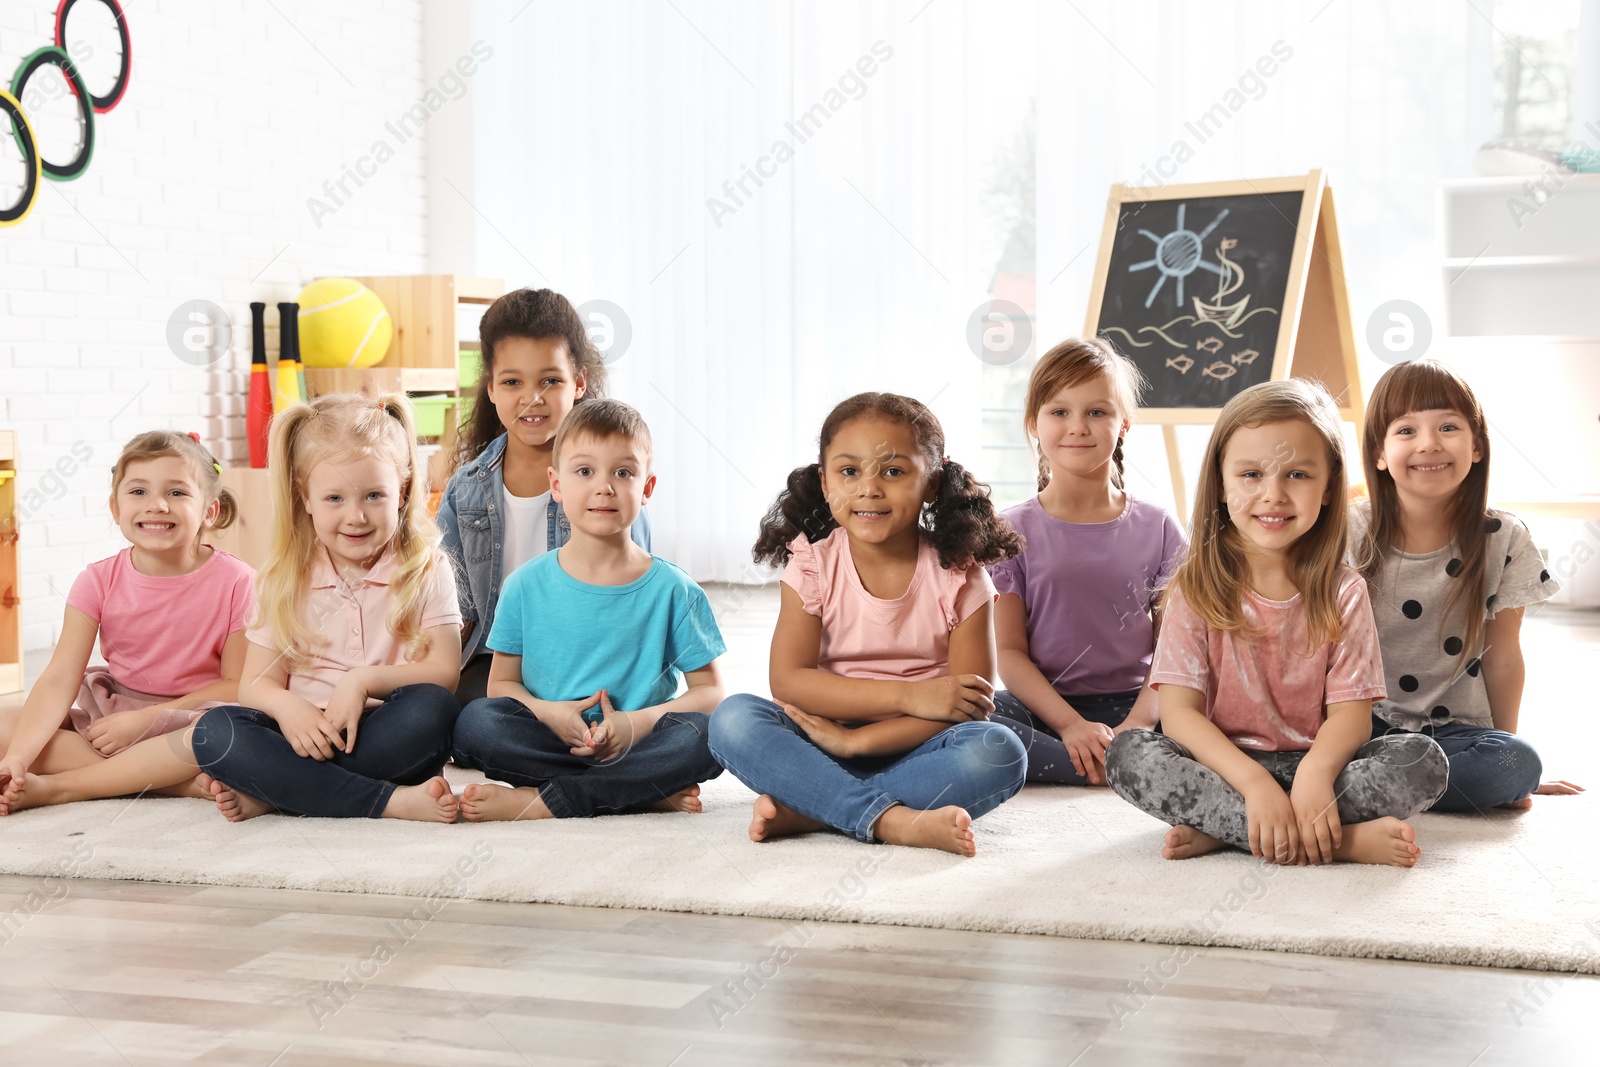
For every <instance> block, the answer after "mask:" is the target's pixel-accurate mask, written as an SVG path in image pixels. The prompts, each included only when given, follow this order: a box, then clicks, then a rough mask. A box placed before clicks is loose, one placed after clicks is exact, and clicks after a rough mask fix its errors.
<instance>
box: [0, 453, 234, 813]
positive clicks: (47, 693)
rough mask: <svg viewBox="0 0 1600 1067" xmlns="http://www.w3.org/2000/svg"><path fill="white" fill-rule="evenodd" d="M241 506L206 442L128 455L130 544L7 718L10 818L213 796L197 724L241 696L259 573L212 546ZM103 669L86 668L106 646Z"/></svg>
mask: <svg viewBox="0 0 1600 1067" xmlns="http://www.w3.org/2000/svg"><path fill="white" fill-rule="evenodd" d="M235 513H236V512H235V504H234V499H233V497H232V495H231V494H229V492H228V491H227V490H226V489H224V488H222V480H221V474H220V471H219V468H218V467H217V464H216V461H215V460H214V459H212V458H211V454H210V453H209V452H207V451H206V450H205V448H203V447H202V446H201V445H200V443H199V438H198V436H197V435H190V434H182V433H174V432H172V431H169V430H152V431H150V432H149V433H142V434H140V435H139V436H138V437H135V438H134V439H133V440H132V441H129V442H128V444H127V445H126V446H125V447H124V448H123V449H122V454H121V455H120V456H118V457H117V462H116V466H115V467H114V468H113V472H112V476H111V516H112V518H113V519H115V520H116V523H117V527H118V529H119V530H120V531H121V532H122V536H124V537H125V538H127V539H128V547H127V548H125V549H123V550H122V551H121V552H118V553H117V554H116V555H115V556H112V557H111V558H109V559H103V560H100V561H99V562H98V563H91V564H90V565H89V566H88V567H87V568H86V569H85V570H84V572H83V573H82V574H80V575H79V576H78V579H77V581H75V582H73V583H72V590H71V592H69V593H68V594H67V609H66V616H65V618H64V619H63V620H62V624H61V640H60V641H59V642H58V643H57V644H56V649H55V652H54V654H53V655H52V656H51V657H50V665H49V666H48V667H46V668H45V671H44V674H43V675H42V676H41V677H40V679H39V681H38V682H37V683H36V684H35V685H34V687H33V689H32V691H31V692H30V693H29V694H28V699H27V702H26V703H25V704H24V705H23V706H22V709H21V710H20V711H17V710H14V709H13V710H9V711H0V751H3V752H4V756H3V757H0V815H3V814H8V813H10V812H13V811H17V810H19V809H21V808H27V807H37V806H40V805H44V804H61V803H66V802H67V801H72V800H90V799H93V798H95V797H110V796H119V795H122V794H125V793H138V792H141V791H145V790H149V791H152V792H158V793H162V794H165V795H168V796H198V797H206V796H207V793H206V792H205V790H204V789H203V788H202V785H201V783H200V782H199V781H198V780H197V774H198V768H197V767H196V766H195V764H194V761H193V760H192V759H188V758H187V753H188V743H187V736H188V727H189V725H190V724H191V723H193V722H194V721H195V719H197V718H199V717H200V715H201V714H202V713H203V712H204V711H205V710H206V709H208V708H213V707H216V706H217V704H218V703H223V702H232V701H234V700H236V699H237V698H238V690H239V673H240V670H241V669H242V668H243V665H244V651H245V635H244V628H245V622H246V620H247V619H248V618H249V616H250V612H251V610H252V608H253V602H252V599H251V590H250V585H251V581H252V579H253V578H254V577H255V572H254V571H253V570H251V569H250V567H249V566H248V565H246V564H245V563H244V562H242V561H241V560H239V559H237V558H235V557H234V556H231V555H229V554H228V553H226V552H223V551H222V550H220V549H217V548H213V547H212V546H210V545H208V544H205V543H204V541H205V537H206V534H207V532H208V531H210V530H216V529H222V528H224V527H226V526H228V525H229V524H230V523H232V522H233V519H234V515H235ZM97 638H98V640H99V642H100V652H101V655H102V656H103V657H104V658H105V661H106V663H105V666H103V667H100V666H95V667H91V666H89V658H90V656H91V655H92V654H93V652H94V647H95V641H96V639H97Z"/></svg>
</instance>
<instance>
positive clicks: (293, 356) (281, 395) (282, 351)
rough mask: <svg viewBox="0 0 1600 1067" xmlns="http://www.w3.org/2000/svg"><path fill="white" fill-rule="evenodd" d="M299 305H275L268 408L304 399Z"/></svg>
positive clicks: (277, 407)
mask: <svg viewBox="0 0 1600 1067" xmlns="http://www.w3.org/2000/svg"><path fill="white" fill-rule="evenodd" d="M299 311H300V305H299V304H293V303H289V302H287V301H281V302H279V304H278V370H277V373H276V374H275V375H273V384H272V410H273V412H274V413H276V412H279V411H282V410H283V409H284V408H286V407H288V406H289V405H290V404H296V403H299V402H300V401H302V400H305V399H306V395H305V372H304V371H302V370H301V368H300V339H299V338H300V324H299Z"/></svg>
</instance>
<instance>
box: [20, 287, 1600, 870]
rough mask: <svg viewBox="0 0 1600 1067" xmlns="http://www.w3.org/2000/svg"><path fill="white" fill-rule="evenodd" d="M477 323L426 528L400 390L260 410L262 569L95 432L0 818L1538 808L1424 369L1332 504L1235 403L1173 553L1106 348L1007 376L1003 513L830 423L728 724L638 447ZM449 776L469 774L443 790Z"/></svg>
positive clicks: (1313, 813) (944, 822) (1453, 449)
mask: <svg viewBox="0 0 1600 1067" xmlns="http://www.w3.org/2000/svg"><path fill="white" fill-rule="evenodd" d="M481 334H482V348H483V363H484V375H483V381H482V383H481V385H480V387H479V390H478V394H477V400H476V403H475V404H474V406H473V409H472V414H471V418H470V421H469V423H468V425H467V426H466V428H465V431H464V432H463V434H462V452H461V455H460V456H459V466H458V468H457V470H456V471H455V473H454V475H453V476H452V478H451V479H450V483H449V486H448V488H447V489H446V491H445V493H444V496H443V500H442V502H441V504H440V507H439V510H438V515H437V519H436V524H435V522H430V521H429V518H428V515H427V493H426V490H425V486H424V480H423V474H424V472H423V469H422V467H421V465H420V464H419V462H418V454H417V437H416V431H415V426H414V424H413V421H412V414H411V409H410V406H409V404H408V403H407V402H406V400H405V399H404V397H401V396H385V397H382V398H379V399H376V400H374V399H371V398H367V397H363V396H359V395H355V394H332V395H326V396H322V397H319V398H317V399H316V400H314V401H312V402H311V403H310V404H302V405H297V406H294V407H291V408H289V409H287V410H285V411H283V412H280V413H279V414H278V415H277V416H276V417H275V419H274V420H273V425H272V431H271V444H270V459H269V463H268V467H269V470H270V477H271V481H272V496H273V515H274V520H275V528H274V531H273V539H272V548H271V552H270V556H269V559H268V561H267V563H266V565H265V566H264V567H263V568H262V570H261V572H260V573H259V574H256V573H254V572H252V570H251V568H249V567H248V566H246V565H245V564H244V563H242V562H241V561H240V560H238V559H237V558H235V557H233V556H231V555H229V554H228V553H226V552H223V551H220V550H218V549H215V548H213V547H211V546H210V545H208V544H207V543H206V540H207V535H208V532H209V531H211V530H214V529H219V528H222V527H225V526H227V525H228V524H229V523H230V522H231V521H232V520H233V518H234V510H235V504H234V501H233V499H232V497H231V496H230V494H229V493H228V492H227V491H226V490H225V489H223V488H222V486H221V484H220V467H219V466H218V465H217V464H216V462H215V461H214V459H213V458H212V456H211V455H210V454H209V453H208V452H207V451H206V450H205V449H204V448H203V447H202V446H201V445H200V444H199V442H198V438H196V437H194V436H192V435H184V434H180V433H173V432H167V431H152V432H149V433H144V434H140V435H139V436H138V437H136V438H134V439H133V440H132V441H131V442H129V443H128V445H127V446H126V448H124V450H123V452H122V455H121V456H120V458H119V459H118V461H117V464H116V467H115V470H114V473H113V476H112V492H111V502H110V503H111V511H112V515H113V517H114V518H115V520H116V522H117V524H118V526H119V528H120V530H121V532H122V534H123V536H124V537H126V539H127V540H128V542H129V545H130V547H128V548H126V549H124V550H123V551H121V552H120V553H118V554H117V555H116V556H113V557H111V558H110V559H106V560H102V561H100V562H98V563H95V564H92V565H91V566H90V567H89V568H88V569H86V570H85V571H84V573H83V574H82V575H81V576H80V577H79V578H78V580H77V581H76V582H75V583H74V584H73V587H72V591H71V593H70V594H69V596H68V597H67V608H66V617H65V621H64V623H63V627H62V633H61V639H60V642H59V644H58V645H57V647H56V650H55V653H54V655H53V657H52V659H51V661H50V664H49V666H48V668H47V669H46V670H45V672H44V674H43V676H42V677H41V678H40V679H39V681H38V683H37V684H36V685H35V686H34V687H33V689H32V691H31V693H30V694H29V695H28V697H27V700H26V702H25V704H24V705H23V707H22V708H21V709H18V710H11V711H8V712H0V750H3V752H4V755H3V757H0V814H10V813H14V812H17V811H19V810H21V809H24V808H29V807H36V806H40V805H47V804H58V803H64V802H68V801H74V800H84V799H90V798H95V797H110V796H122V795H128V794H138V793H144V792H152V793H158V794H162V795H168V796H188V797H199V798H202V799H205V800H208V801H211V802H213V803H215V805H216V806H217V808H218V809H219V810H220V811H221V813H222V814H223V815H225V816H226V817H227V818H229V819H231V820H241V819H247V818H251V817H254V816H258V815H262V814H266V813H268V812H282V813H285V814H291V815H303V816H321V817H358V816H361V817H368V818H378V817H385V818H397V819H412V820H421V821H432V822H454V821H456V820H458V819H460V818H464V819H467V820H471V821H479V820H505V819H541V818H551V817H554V818H571V817H579V816H592V815H604V814H614V813H622V812H642V811H676V812H696V811H699V810H700V809H701V802H700V799H699V792H700V784H701V783H702V782H705V781H707V780H708V779H711V778H714V777H716V776H717V775H719V774H720V773H721V772H722V770H723V769H724V768H726V769H727V770H730V771H732V772H733V774H734V775H735V776H736V777H737V778H738V779H739V780H740V781H742V782H744V783H745V784H746V785H748V786H749V787H750V788H751V789H752V790H754V791H755V792H756V793H757V794H759V795H758V797H757V799H756V801H755V804H754V810H753V813H752V819H751V824H750V837H751V839H752V840H755V841H766V840H770V839H772V838H775V837H780V836H784V835H790V834H799V833H806V832H811V831H818V830H833V831H837V832H839V833H844V834H849V835H852V836H854V837H857V838H859V839H860V840H862V841H869V842H870V841H884V842H891V843H896V844H905V845H917V846H923V847H930V848H939V849H944V850H946V851H950V852H955V853H959V854H964V855H968V856H970V855H973V854H974V853H975V849H976V839H975V837H974V834H973V829H972V823H973V820H974V819H977V818H979V817H981V816H982V815H983V814H985V813H986V812H988V811H991V810H992V809H994V808H995V807H997V806H999V805H1000V804H1002V803H1004V802H1005V801H1006V800H1008V799H1009V798H1011V797H1012V796H1015V795H1016V794H1017V792H1018V791H1019V790H1021V789H1022V788H1023V785H1024V783H1025V782H1047V783H1057V784H1067V785H1100V784H1106V785H1109V786H1110V787H1111V788H1112V789H1113V790H1115V791H1116V792H1117V793H1118V795H1120V796H1122V797H1123V798H1125V799H1126V800H1128V801H1129V802H1131V803H1133V804H1135V805H1136V806H1138V807H1139V808H1141V809H1142V810H1144V811H1146V812H1148V813H1150V814H1151V815H1154V816H1156V817H1157V818H1159V819H1161V820H1163V821H1164V822H1166V823H1168V824H1170V825H1171V827H1172V829H1171V830H1170V831H1168V833H1167V835H1166V838H1165V843H1164V845H1163V848H1162V854H1163V855H1164V856H1167V857H1169V858H1174V859H1181V858H1185V857H1189V856H1195V855H1199V854H1202V853H1204V852H1208V851H1211V850H1214V849H1218V848H1222V847H1233V848H1238V849H1247V850H1249V851H1250V852H1251V853H1252V854H1253V855H1255V856H1257V857H1260V858H1261V859H1263V860H1265V861H1267V862H1274V863H1296V864H1306V863H1311V864H1319V863H1327V862H1332V861H1335V860H1351V861H1358V862H1368V863H1386V864H1394V865H1398V866H1410V865H1412V864H1414V863H1415V862H1416V861H1417V858H1418V857H1419V856H1420V854H1421V850H1420V848H1419V847H1418V845H1417V843H1416V834H1415V831H1414V830H1413V828H1412V827H1411V825H1410V824H1409V823H1407V822H1406V821H1405V820H1406V819H1407V818H1409V817H1410V816H1412V815H1413V814H1415V813H1416V812H1418V811H1422V810H1425V809H1431V810H1434V811H1449V812H1485V811H1488V810H1490V809H1492V808H1497V807H1511V808H1526V807H1527V806H1529V804H1530V803H1531V796H1532V794H1534V793H1562V792H1566V793H1570V792H1576V791H1578V790H1579V787H1578V786H1574V785H1572V784H1570V783H1566V782H1552V783H1545V784H1541V780H1540V779H1541V767H1540V761H1539V757H1538V755H1537V754H1536V753H1535V752H1534V750H1533V749H1532V747H1530V746H1529V745H1528V744H1527V743H1526V742H1525V741H1523V740H1521V739H1520V738H1518V737H1517V735H1516V728H1517V720H1518V714H1519V711H1520V704H1521V697H1522V684H1523V660H1522V653H1521V650H1520V646H1519V642H1518V629H1519V627H1520V624H1521V618H1522V614H1523V611H1524V609H1525V608H1526V607H1528V606H1529V605H1532V604H1537V603H1539V602H1541V601H1543V600H1545V599H1546V598H1548V597H1549V596H1550V595H1551V594H1553V593H1554V592H1556V590H1557V588H1558V586H1557V583H1556V582H1555V581H1554V580H1553V579H1552V577H1551V576H1550V574H1549V573H1548V572H1547V571H1546V570H1545V568H1544V565H1543V563H1542V562H1541V558H1540V555H1539V552H1538V551H1537V549H1536V548H1535V547H1534V544H1533V542H1532V539H1531V538H1530V536H1529V534H1528V531H1527V528H1526V527H1525V526H1524V525H1523V524H1522V523H1521V522H1520V521H1518V520H1517V519H1516V518H1515V517H1514V516H1512V515H1510V514H1507V513H1504V512H1501V511H1497V510H1494V509H1491V508H1490V507H1489V506H1488V499H1487V484H1488V470H1489V439H1488V437H1487V435H1486V433H1485V421H1484V417H1483V413H1482V410H1481V409H1480V407H1479V405H1478V402H1477V399H1476V398H1475V397H1474V396H1473V393H1472V391H1471V389H1469V388H1468V387H1467V385H1466V383H1465V382H1463V381H1462V380H1461V379H1460V378H1459V377H1458V376H1457V375H1456V374H1454V373H1453V372H1452V371H1451V370H1450V369H1448V368H1447V367H1445V366H1443V365H1441V364H1439V363H1436V362H1431V361H1419V362H1411V363H1405V364H1401V365H1400V366H1397V367H1395V368H1393V369H1391V370H1390V371H1389V372H1388V373H1387V374H1385V375H1384V376H1383V378H1382V379H1381V380H1380V381H1379V382H1378V384H1377V387H1376V389H1375V391H1374V393H1373V396H1372V398H1371V402H1370V404H1369V407H1368V412H1367V418H1366V425H1365V427H1364V431H1363V436H1362V456H1361V460H1362V466H1363V473H1364V474H1365V480H1366V484H1367V486H1368V489H1369V493H1370V498H1369V499H1367V500H1364V501H1362V502H1360V503H1358V504H1355V505H1353V506H1348V507H1347V504H1346V500H1347V480H1348V471H1347V467H1346V462H1345V452H1344V445H1343V438H1342V434H1341V429H1340V421H1339V413H1338V411H1337V409H1336V407H1335V406H1334V403H1333V401H1332V399H1331V398H1330V397H1329V396H1328V394H1327V392H1326V391H1325V390H1323V389H1322V388H1321V387H1320V386H1318V385H1316V384H1314V383H1310V382H1306V381H1301V380H1290V381H1281V382H1269V383H1265V384H1262V385H1257V386H1254V387H1252V388H1249V389H1247V390H1245V391H1243V392H1242V393H1240V394H1239V395H1237V396H1236V397H1235V398H1234V399H1233V400H1232V401H1230V402H1229V403H1228V404H1227V406H1226V407H1225V408H1224V409H1223V410H1222V412H1221V414H1220V416H1219V418H1218V419H1217V422H1216V426H1215V428H1214V430H1213V432H1212V435H1211V439H1210V443H1209V444H1208V445H1207V448H1206V453H1205V459H1204V463H1203V466H1202V470H1201V473H1200V482H1199V487H1198V491H1197V493H1196V503H1195V508H1194V515H1193V520H1192V522H1191V524H1190V527H1189V529H1190V532H1191V537H1190V538H1186V537H1185V534H1184V530H1183V527H1182V526H1181V525H1180V524H1179V522H1178V521H1177V520H1176V519H1175V518H1174V517H1173V516H1172V515H1171V514H1170V513H1168V512H1167V511H1165V510H1164V509H1162V508H1160V507H1158V506H1156V505H1154V504H1151V503H1149V502H1147V501H1142V500H1138V499H1136V498H1134V497H1133V496H1132V495H1131V494H1130V493H1129V492H1128V491H1127V487H1126V484H1125V478H1124V471H1123V442H1124V439H1125V437H1126V435H1127V433H1128V432H1129V428H1130V425H1131V422H1132V419H1133V416H1134V414H1135V412H1136V411H1137V408H1138V400H1139V394H1140V387H1141V384H1142V383H1141V380H1140V376H1139V372H1138V371H1137V370H1136V369H1135V368H1134V367H1133V365H1132V364H1131V363H1130V362H1129V361H1127V360H1126V359H1124V358H1123V357H1121V356H1120V355H1118V354H1117V353H1116V352H1115V351H1114V350H1112V349H1111V348H1110V347H1109V346H1108V345H1107V344H1105V343H1104V342H1102V341H1099V340H1095V339H1072V340H1068V341H1066V342H1064V343H1062V344H1060V345H1057V346H1056V347H1055V348H1054V349H1052V350H1051V351H1050V352H1048V353H1047V354H1046V355H1045V356H1044V357H1043V358H1042V359H1040V360H1039V362H1038V364H1037V365H1036V366H1035V368H1034V370H1033V374H1032V378H1031V381H1030V383H1029V387H1028V394H1027V400H1026V404H1025V407H1024V413H1025V414H1024V425H1025V430H1026V433H1027V435H1028V439H1029V443H1030V446H1032V447H1033V448H1035V449H1036V451H1037V455H1038V457H1039V494H1038V496H1036V497H1035V498H1033V499H1031V500H1029V501H1027V502H1026V503H1023V504H1021V505H1019V506H1017V507H1015V508H1012V509H1010V510H1009V511H1006V512H1004V513H1003V514H1002V513H1000V512H997V511H996V509H995V508H994V506H993V504H992V503H991V502H990V498H989V490H988V487H987V486H985V485H983V484H982V483H980V482H978V481H977V480H975V479H974V478H973V476H972V474H971V473H970V472H969V471H968V470H967V469H966V468H964V467H963V466H962V465H961V464H959V463H957V462H955V461H953V460H951V459H950V458H949V457H948V456H946V455H945V454H944V449H945V444H944V433H943V430H942V429H941V427H940V425H939V422H938V420H937V419H935V418H934V416H933V414H932V413H931V412H930V411H929V410H928V408H927V407H926V406H924V405H923V404H922V403H919V402H918V401H916V400H913V399H911V398H909V397H905V396H899V395H895V394H890V393H862V394H859V395H857V396H853V397H850V398H849V399H847V400H845V401H843V402H842V403H840V404H839V405H838V406H837V407H835V408H834V410H833V411H832V412H831V413H830V414H829V415H828V417H827V419H826V420H825V421H824V423H823V425H822V431H821V434H820V438H819V442H818V453H817V461H816V462H814V463H809V464H807V465H805V466H802V467H799V468H797V469H796V470H794V471H793V472H791V473H790V475H789V477H788V484H787V486H786V487H785V489H784V490H783V492H781V493H780V494H779V495H778V498H777V500H776V501H775V502H774V504H773V505H772V508H771V510H770V511H769V512H768V513H767V515H766V517H765V518H764V520H763V521H762V524H761V529H760V534H759V536H758V538H757V540H756V543H755V547H754V557H755V559H756V561H757V562H760V563H767V564H771V565H773V566H777V567H782V568H783V570H782V585H781V606H780V608H779V615H778V622H777V628H776V631H775V633H774V634H773V639H772V653H771V673H770V678H771V696H770V698H769V697H767V696H762V695H756V694H748V693H740V694H733V695H726V694H725V693H724V691H723V682H722V674H721V671H720V669H719V665H718V662H719V659H720V657H721V656H722V654H723V652H724V651H725V648H726V646H725V644H724V642H723V639H722V636H721V634H720V632H719V630H718V627H717V621H716V619H715V617H714V616H713V613H712V611H711V608H710V605H709V603H708V601H707V599H706V596H705V594H704V593H703V592H702V591H701V589H700V588H699V586H697V585H696V584H695V583H694V582H693V581H692V580H691V579H690V578H689V577H688V575H686V574H685V573H684V572H683V571H682V570H681V569H679V568H678V567H676V566H674V565H673V564H671V563H669V562H667V561H666V560H663V559H661V558H659V557H656V556H653V555H651V553H650V525H649V522H648V520H647V517H646V516H647V514H648V511H647V509H646V507H645V505H646V503H647V502H648V501H649V499H650V497H651V494H652V493H653V492H654V490H655V487H656V476H655V474H654V473H653V469H654V468H653V459H654V456H653V447H652V443H651V437H650V431H649V428H648V427H647V426H646V425H645V423H644V420H643V419H642V418H641V417H640V416H639V414H638V412H636V411H635V410H634V409H633V408H631V407H629V406H627V405H626V404H623V403H621V402H619V401H616V400H609V399H605V398H604V396H605V391H606V368H605V366H604V364H603V362H602V361H601V360H600V358H599V355H598V354H597V353H596V351H595V350H594V347H593V346H592V344H591V343H590V342H589V339H588V338H587V336H586V335H585V333H584V330H583V325H582V322H581V320H580V319H579V317H578V315H577V314H576V312H575V311H574V309H573V308H572V306H571V305H570V304H569V303H568V302H567V300H566V299H565V298H563V297H561V296H560V295H559V294H556V293H553V292H551V291H549V290H539V291H532V290H526V289H524V290H519V291H516V292H513V293H510V294H508V295H506V296H505V297H502V298H501V299H500V300H499V301H497V302H496V303H495V304H494V305H493V306H491V307H490V309H489V310H488V312H487V313H486V314H485V316H484V319H483V323H482V326H481ZM97 638H98V641H99V645H100V650H101V653H102V656H103V658H104V660H105V666H104V667H91V666H90V657H91V654H92V652H93V649H94V645H95V642H96V639H97ZM997 682H999V683H1003V685H1004V688H1003V689H1002V688H1000V687H999V686H998V685H997V684H996V683H997ZM450 760H454V762H455V763H456V764H457V765H458V766H462V767H471V768H476V769H478V770H480V771H482V772H483V773H484V774H485V775H486V776H487V777H488V778H489V779H491V781H490V782H489V783H487V784H473V785H469V786H467V787H466V788H465V790H464V791H463V792H462V794H461V795H460V796H459V797H458V796H456V795H455V794H454V793H453V792H452V790H451V787H450V784H449V783H448V782H447V781H446V780H445V778H444V777H443V776H442V773H441V772H442V770H443V768H444V766H445V764H446V762H447V761H450ZM498 783H504V784H498Z"/></svg>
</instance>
